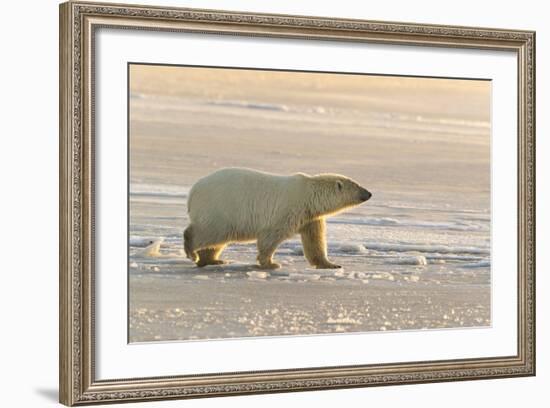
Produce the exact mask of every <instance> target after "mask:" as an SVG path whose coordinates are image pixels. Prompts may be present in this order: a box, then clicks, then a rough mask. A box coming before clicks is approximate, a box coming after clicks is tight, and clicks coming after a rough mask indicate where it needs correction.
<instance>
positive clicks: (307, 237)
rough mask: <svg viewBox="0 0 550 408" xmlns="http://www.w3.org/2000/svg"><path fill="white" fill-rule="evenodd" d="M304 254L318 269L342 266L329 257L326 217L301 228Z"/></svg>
mask: <svg viewBox="0 0 550 408" xmlns="http://www.w3.org/2000/svg"><path fill="white" fill-rule="evenodd" d="M300 236H301V238H302V246H303V247H304V256H305V257H306V259H307V260H308V262H309V263H310V264H311V265H312V266H315V267H316V268H317V269H336V268H341V266H340V265H336V264H334V263H332V262H330V261H329V260H328V258H327V240H326V233H325V219H324V218H319V219H318V220H315V221H311V222H310V223H308V224H306V225H304V226H303V227H302V228H301V229H300Z"/></svg>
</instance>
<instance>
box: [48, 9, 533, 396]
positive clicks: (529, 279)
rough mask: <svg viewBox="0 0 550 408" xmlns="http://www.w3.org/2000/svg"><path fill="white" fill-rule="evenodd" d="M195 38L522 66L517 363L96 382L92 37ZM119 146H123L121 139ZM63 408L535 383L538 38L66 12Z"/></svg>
mask: <svg viewBox="0 0 550 408" xmlns="http://www.w3.org/2000/svg"><path fill="white" fill-rule="evenodd" d="M105 27H108V28H112V29H120V30H144V31H156V32H159V31H160V32H186V33H187V32H188V33H202V34H208V33H210V34H222V35H231V36H245V37H246V36H248V37H250V36H253V37H259V38H264V37H270V38H285V39H301V40H325V41H337V42H349V43H357V42H359V43H375V44H383V45H398V46H403V45H414V46H431V47H444V48H448V49H477V50H503V51H508V52H513V53H515V54H516V55H517V72H518V77H517V96H518V100H517V103H518V111H517V123H518V128H517V160H518V168H517V180H516V181H515V182H517V191H518V197H517V203H518V212H517V225H518V228H517V242H518V246H517V283H518V285H517V301H518V303H517V353H515V354H514V355H505V356H500V355H495V356H492V357H484V358H466V359H448V360H437V361H417V362H404V363H394V362H392V363H387V364H361V362H358V364H356V365H345V366H330V367H315V368H304V369H295V368H293V369H283V370H280V369H278V370H268V371H254V372H227V373H213V374H193V375H181V376H151V377H138V378H114V379H97V378H96V351H97V350H96V346H95V330H96V320H95V313H94V307H95V299H96V296H97V293H96V286H95V283H96V281H95V262H96V260H95V257H96V252H95V244H94V233H95V218H94V217H95V190H96V187H97V186H96V180H95V173H94V166H95V160H96V157H95V150H94V149H95V133H94V132H95V122H94V113H95V99H94V80H95V78H94V69H95V68H94V52H95V48H94V47H95V35H96V32H97V30H98V29H100V28H105ZM121 137H124V135H122V136H121ZM59 183H60V197H59V198H60V201H59V202H60V254H59V261H60V271H59V273H60V303H59V308H60V316H59V319H60V332H59V335H60V343H59V344H60V346H59V347H60V348H59V353H60V380H59V384H60V402H62V403H63V404H66V405H69V406H73V405H80V404H91V403H108V402H134V401H148V400H159V399H178V398H196V397H208V396H224V395H242V394H254V393H272V392H287V391H306V390H320V389H335V388H348V387H366V386H377V385H393V384H413V383H427V382H440V381H458V380H473V379H488V378H505V377H520V376H532V375H535V33H534V32H532V31H518V30H505V29H489V28H470V27H455V26H439V25H423V24H413V23H395V22H377V21H362V20H347V19H332V18H319V17H304V16H288V15H267V14H252V13H240V12H228V11H213V10H197V9H180V8H167V7H150V6H135V5H116V4H109V5H107V4H100V3H88V2H67V3H63V4H61V5H60V179H59Z"/></svg>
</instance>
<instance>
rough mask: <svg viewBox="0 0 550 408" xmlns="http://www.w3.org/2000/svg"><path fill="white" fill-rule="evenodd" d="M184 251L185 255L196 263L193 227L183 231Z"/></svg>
mask: <svg viewBox="0 0 550 408" xmlns="http://www.w3.org/2000/svg"><path fill="white" fill-rule="evenodd" d="M183 249H184V250H185V255H187V258H189V259H191V260H192V261H193V262H196V260H197V253H196V252H195V251H194V250H193V230H192V228H191V225H190V226H188V227H187V228H186V229H185V231H183Z"/></svg>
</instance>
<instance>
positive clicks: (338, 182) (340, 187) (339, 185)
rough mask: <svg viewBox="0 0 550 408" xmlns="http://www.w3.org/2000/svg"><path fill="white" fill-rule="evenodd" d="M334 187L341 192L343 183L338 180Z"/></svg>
mask: <svg viewBox="0 0 550 408" xmlns="http://www.w3.org/2000/svg"><path fill="white" fill-rule="evenodd" d="M336 186H337V187H338V191H342V190H343V189H344V183H342V182H341V181H340V180H338V181H337V182H336Z"/></svg>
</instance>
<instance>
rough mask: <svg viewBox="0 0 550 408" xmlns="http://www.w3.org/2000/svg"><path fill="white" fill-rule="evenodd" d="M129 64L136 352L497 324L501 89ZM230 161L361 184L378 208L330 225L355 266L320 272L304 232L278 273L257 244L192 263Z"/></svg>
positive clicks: (345, 258) (338, 259)
mask: <svg viewBox="0 0 550 408" xmlns="http://www.w3.org/2000/svg"><path fill="white" fill-rule="evenodd" d="M132 69H137V70H141V71H140V73H139V74H138V73H132V83H131V84H130V86H131V89H130V92H131V94H130V96H131V98H130V109H131V116H130V119H131V123H130V129H131V135H130V174H129V176H130V197H129V216H130V225H129V248H128V249H129V259H128V265H129V287H130V293H129V303H130V307H129V326H130V327H129V332H130V341H155V340H189V339H213V338H231V337H248V336H278V335H295V334H300V335H303V334H319V333H337V332H356V331H377V330H400V329H409V330H410V329H419V330H420V329H432V328H445V327H478V326H487V325H489V324H491V313H490V303H491V272H492V271H491V242H490V239H491V235H490V233H491V214H490V137H489V135H490V109H489V108H490V104H489V103H488V98H489V95H490V86H489V85H487V84H485V83H481V82H480V83H478V82H477V81H462V82H461V81H458V82H457V81H455V80H453V81H450V80H449V81H447V80H434V79H430V80H426V81H428V82H426V83H423V84H421V85H418V84H416V85H414V86H412V85H410V86H409V85H407V84H408V82H407V80H406V79H403V78H384V77H378V78H374V79H373V77H368V76H354V78H350V77H347V76H346V77H345V78H344V77H342V78H343V79H340V80H339V81H340V82H338V81H336V80H333V81H327V80H326V77H323V76H322V75H320V76H315V75H310V74H298V73H295V74H293V75H287V76H285V77H284V78H283V77H282V76H281V77H280V78H279V79H272V80H269V79H268V77H270V75H268V74H266V73H263V72H258V75H259V77H258V78H259V79H257V80H254V81H252V80H251V79H250V78H251V77H250V76H246V75H245V74H246V72H244V71H243V72H242V73H241V74H240V75H242V77H240V79H239V80H234V78H233V77H231V78H229V77H226V76H225V75H228V74H225V72H226V71H224V70H213V71H212V73H211V74H209V75H206V74H200V72H202V71H201V70H199V69H195V70H191V71H189V70H185V69H180V68H178V69H176V68H171V69H172V70H175V71H177V72H178V73H177V74H174V73H173V72H174V71H171V70H170V68H168V67H164V68H161V67H148V68H147V67H143V68H139V67H135V66H133V68H132ZM155 70H156V71H155ZM158 70H160V71H162V74H161V75H159V74H158V72H157V71H158ZM153 71H155V72H157V73H156V74H155V75H153V74H151V72H153ZM205 75H206V76H205ZM272 75H275V76H276V75H278V74H276V73H273V74H272ZM281 75H282V74H281ZM159 78H160V79H159ZM205 78H206V79H205ZM419 81H420V80H419ZM243 84H245V85H244V86H243ZM338 84H339V85H338ZM350 89H353V91H354V92H353V98H350V92H349V90H350ZM419 100H421V101H422V102H421V103H419ZM449 101H451V103H450V102H449ZM454 101H458V102H459V103H455V102H454ZM230 166H243V167H251V168H256V169H260V170H264V171H271V172H275V173H285V174H288V173H294V172H304V173H308V174H317V173H322V172H334V173H341V174H345V175H347V176H350V177H352V178H354V179H355V180H357V181H359V182H360V183H361V184H363V185H365V186H366V187H367V188H368V189H369V191H371V192H372V193H373V197H372V198H371V199H370V200H369V201H368V202H367V203H365V204H363V205H361V206H359V207H355V208H351V209H349V210H347V211H346V212H343V213H341V214H338V215H336V216H334V217H330V218H328V220H327V243H328V256H329V258H330V260H331V261H332V262H334V263H337V264H338V265H342V266H343V269H315V268H313V267H312V266H311V265H309V264H308V263H307V261H306V260H305V258H304V256H303V249H302V245H301V242H300V238H299V236H295V237H292V238H291V239H290V240H287V241H285V242H283V243H282V244H281V245H280V247H279V248H278V250H277V252H276V253H275V255H274V260H275V261H276V262H278V263H280V264H281V268H280V269H276V270H266V271H264V270H261V269H260V268H259V266H258V265H257V262H256V255H257V250H256V246H255V244H254V243H248V244H235V245H229V246H228V247H227V248H226V249H225V250H224V251H223V253H222V259H224V260H226V261H228V262H229V263H227V264H225V265H215V266H207V267H204V268H197V267H196V266H195V265H194V264H193V263H192V262H191V261H190V260H189V259H187V258H186V257H185V254H184V253H183V242H182V240H183V238H182V234H183V231H184V229H185V228H186V227H187V225H188V224H189V218H188V214H187V207H186V201H187V196H188V193H189V190H190V188H191V186H192V185H193V183H195V182H196V180H198V178H200V177H203V176H205V175H207V174H209V173H210V172H212V171H214V170H217V169H219V168H220V167H230Z"/></svg>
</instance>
